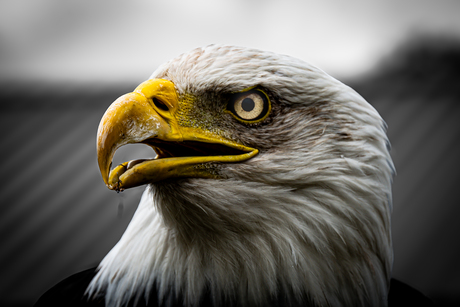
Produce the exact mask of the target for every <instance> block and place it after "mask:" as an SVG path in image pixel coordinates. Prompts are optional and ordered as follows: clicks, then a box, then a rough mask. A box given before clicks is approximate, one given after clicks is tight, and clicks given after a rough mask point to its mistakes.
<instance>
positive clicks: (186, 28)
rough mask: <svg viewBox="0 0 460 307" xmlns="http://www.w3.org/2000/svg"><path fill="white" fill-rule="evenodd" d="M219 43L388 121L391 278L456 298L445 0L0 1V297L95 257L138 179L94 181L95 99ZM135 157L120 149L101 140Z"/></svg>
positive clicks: (33, 291) (442, 302)
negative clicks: (285, 59) (324, 85)
mask: <svg viewBox="0 0 460 307" xmlns="http://www.w3.org/2000/svg"><path fill="white" fill-rule="evenodd" d="M211 43H218V44H233V45H242V46H248V47H255V48H259V49H264V50H270V51H274V52H278V53H285V54H289V55H292V56H295V57H298V58H301V59H303V60H306V61H308V62H310V63H312V64H314V65H316V66H318V67H320V68H322V69H323V70H325V71H326V72H328V73H329V74H331V75H332V76H334V77H336V78H338V79H339V80H341V81H343V82H344V83H347V84H349V85H351V86H352V87H353V88H355V89H356V90H357V91H358V92H360V93H361V94H362V95H363V96H364V97H365V98H366V99H367V100H368V101H369V102H370V103H371V104H373V105H374V106H375V107H376V109H377V110H378V111H379V112H380V113H381V115H382V116H383V118H384V119H385V120H386V122H387V123H388V126H389V128H388V134H389V137H390V140H391V142H392V146H393V147H392V155H393V158H394V162H395V164H396V169H397V172H398V175H397V177H396V178H395V180H394V210H393V236H394V248H395V262H394V274H393V275H394V277H396V278H398V279H400V280H402V281H404V282H406V283H408V284H410V285H412V286H413V287H415V288H417V289H419V290H420V291H422V292H423V293H425V294H426V295H428V296H430V297H431V298H432V299H433V300H434V301H435V302H437V303H438V304H439V306H459V305H460V264H459V261H458V259H460V239H459V236H460V223H459V222H458V218H459V216H460V196H459V192H458V190H457V189H458V188H459V183H460V180H459V175H458V172H459V171H460V159H459V157H460V142H459V140H460V2H459V1H455V0H452V1H443V0H441V1H428V0H412V1H409V0H399V1H396V0H387V1H372V2H371V1H364V0H361V1H357V0H352V1H340V0H336V1H321V2H313V1H286V0H285V1H261V0H259V1H257V0H252V1H243V0H239V1H221V0H218V1H205V0H194V1H141V0H134V1H125V2H121V1H120V2H115V1H108V0H99V1H93V0H69V1H59V0H30V1H25V0H9V1H8V0H2V1H0V67H1V69H0V103H1V113H0V127H1V130H0V131H3V132H2V133H3V134H2V137H1V138H0V146H1V151H0V155H1V159H0V161H1V162H0V167H1V174H2V184H1V185H0V244H1V249H0V305H1V306H31V305H32V304H33V303H34V302H35V301H36V299H37V298H38V297H39V296H40V295H41V294H42V293H43V292H44V291H46V290H47V289H49V288H50V287H51V286H53V285H54V284H56V283H57V282H59V281H60V280H62V279H64V278H65V277H67V276H69V275H71V274H73V273H76V272H78V271H81V270H84V269H86V268H90V267H94V266H96V265H97V264H98V263H99V261H100V260H101V259H102V258H103V256H104V255H105V254H106V253H107V252H108V251H109V250H110V248H111V247H112V246H113V245H114V244H115V243H116V242H117V240H118V239H119V238H120V236H121V235H122V233H123V231H124V230H125V228H126V226H127V224H128V223H129V221H130V219H131V217H132V214H133V213H134V211H135V209H136V207H137V203H138V201H139V199H140V195H141V193H142V191H143V188H135V189H132V190H128V191H126V192H124V193H120V194H117V193H114V192H112V191H109V190H108V189H107V188H106V187H105V186H104V184H103V182H102V180H101V177H100V174H99V171H98V167H97V162H96V131H97V126H98V123H99V120H100V118H101V117H102V115H103V113H104V111H105V109H106V108H107V107H108V106H109V105H110V103H111V102H112V101H113V100H115V99H116V98H117V97H118V96H120V95H122V94H124V93H126V92H129V91H132V90H133V89H134V87H135V86H136V85H137V84H139V83H140V82H142V81H144V80H146V79H147V78H148V77H149V75H150V74H151V73H152V72H153V70H155V69H156V68H157V67H158V66H159V65H160V64H161V63H163V62H165V61H167V60H169V59H171V58H173V57H175V56H177V55H179V54H181V53H183V52H186V51H188V50H190V49H192V48H195V47H198V46H203V45H208V44H211ZM132 152H137V154H136V157H145V156H147V155H152V153H151V152H150V151H149V150H147V151H146V149H145V148H144V147H137V146H135V145H132V146H127V148H126V149H123V150H121V151H119V152H117V156H116V159H119V161H125V160H126V158H124V156H125V155H130V157H132Z"/></svg>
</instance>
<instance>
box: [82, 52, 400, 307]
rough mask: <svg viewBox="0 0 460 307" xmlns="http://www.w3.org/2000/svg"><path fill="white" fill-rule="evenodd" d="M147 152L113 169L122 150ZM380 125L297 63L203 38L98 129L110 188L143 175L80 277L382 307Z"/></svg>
mask: <svg viewBox="0 0 460 307" xmlns="http://www.w3.org/2000/svg"><path fill="white" fill-rule="evenodd" d="M132 143H142V144H146V145H148V146H150V147H151V148H152V149H153V150H154V151H155V152H156V155H157V156H156V158H155V159H138V160H132V161H129V162H125V163H122V164H120V165H118V166H115V167H114V168H113V169H112V170H111V164H112V163H111V161H112V158H113V156H114V153H115V151H116V150H117V148H119V147H121V146H123V145H125V144H132ZM388 144H389V143H388V139H387V137H386V134H385V123H384V122H383V120H382V119H381V117H380V116H379V114H378V113H377V111H376V110H375V109H374V108H373V107H372V106H371V105H369V104H368V103H367V102H366V101H365V100H364V99H363V98H362V97H361V96H360V95H359V94H357V93H356V92H355V91H353V90H352V89H351V88H349V87H347V86H346V85H344V84H342V83H340V82H339V81H337V80H335V79H334V78H332V77H330V76H329V75H327V74H326V73H324V72H323V71H321V70H319V69H317V68H315V67H313V66H312V65H309V64H307V63H305V62H303V61H301V60H298V59H295V58H292V57H289V56H285V55H279V54H275V53H270V52H264V51H260V50H254V49H247V48H240V47H231V46H215V45H212V46H208V47H205V48H198V49H195V50H193V51H191V52H189V53H185V54H183V55H181V56H179V57H177V58H175V59H173V60H171V61H169V62H167V63H166V64H163V65H162V66H160V67H159V68H158V69H157V70H156V71H155V72H154V73H153V75H152V76H151V77H150V79H149V80H147V81H145V82H143V83H142V84H140V85H139V86H138V87H137V88H136V89H135V90H134V91H133V92H132V93H129V94H126V95H123V96H121V97H120V98H118V99H117V100H116V101H115V102H114V103H113V104H112V105H111V106H110V107H109V108H108V110H107V111H106V113H105V114H104V116H103V118H102V120H101V122H100V125H99V129H98V137H97V155H98V162H99V167H100V171H101V174H102V178H103V180H104V182H105V183H106V185H107V186H108V188H109V189H112V190H116V191H122V190H124V189H128V188H131V187H135V186H139V185H144V184H146V185H148V187H147V189H146V191H145V192H144V195H143V196H142V199H141V202H140V204H139V207H138V209H137V211H136V213H135V214H134V216H133V219H132V221H131V223H130V224H129V226H128V228H127V229H126V232H125V233H124V235H123V236H122V238H121V239H120V241H119V242H118V243H117V244H116V245H115V247H114V248H113V249H112V250H111V251H110V252H109V254H108V255H107V256H106V257H105V258H104V260H103V261H102V262H101V264H100V266H99V271H98V274H97V275H96V277H95V278H94V279H93V281H92V283H91V284H90V286H89V288H88V292H89V293H90V294H96V293H104V295H105V299H106V302H107V304H108V305H123V304H125V303H127V302H129V301H130V300H131V299H133V298H134V299H139V298H145V299H146V300H153V299H155V300H157V301H158V302H159V304H165V305H167V304H175V303H180V304H183V305H190V306H197V305H199V304H200V303H202V302H204V301H210V302H211V303H212V304H214V305H216V306H221V305H225V304H228V305H241V306H266V305H269V304H275V303H279V304H281V305H284V306H295V305H296V304H304V303H308V304H311V305H312V306H385V305H386V302H387V293H388V285H389V280H390V273H391V266H392V243H391V235H390V212H391V181H392V176H393V173H394V169H393V164H392V161H391V157H390V155H389V149H388V148H389V146H388Z"/></svg>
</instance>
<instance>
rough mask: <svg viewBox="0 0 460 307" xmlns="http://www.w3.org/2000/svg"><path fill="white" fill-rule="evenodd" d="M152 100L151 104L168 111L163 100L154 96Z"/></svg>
mask: <svg viewBox="0 0 460 307" xmlns="http://www.w3.org/2000/svg"><path fill="white" fill-rule="evenodd" d="M152 101H153V104H154V105H155V107H157V108H158V109H160V110H163V111H168V110H169V108H168V106H167V105H166V104H165V103H164V102H163V101H161V100H160V99H158V98H156V97H153V98H152Z"/></svg>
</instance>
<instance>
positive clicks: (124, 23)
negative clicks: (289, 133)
mask: <svg viewBox="0 0 460 307" xmlns="http://www.w3.org/2000/svg"><path fill="white" fill-rule="evenodd" d="M425 32H426V33H430V34H439V33H446V32H448V33H450V34H453V35H455V36H457V37H460V1H457V0H452V1H447V0H438V1H429V0H386V1H365V0H347V1H343V0H335V1H300V0H298V1H295V0H283V1H274V0H272V1H263V0H257V1H256V0H253V1H243V0H235V1H223V0H214V1H205V0H193V1H171V0H170V1H152V0H150V1H148V0H131V1H118V2H116V1H113V0H112V1H109V0H64V1H63V0H2V1H1V2H0V65H1V66H0V67H1V69H0V80H24V79H25V80H37V79H39V80H47V81H59V80H62V81H73V82H92V81H100V82H107V83H110V82H122V81H132V82H140V81H143V80H144V79H146V78H148V76H149V75H150V74H151V72H153V70H154V69H155V68H156V67H157V66H158V65H160V64H161V63H163V62H165V61H167V60H169V59H170V58H172V57H174V56H177V55H179V54H181V53H183V52H186V51H188V50H190V49H192V48H195V47H198V46H203V45H208V44H211V43H218V44H233V45H242V46H248V47H256V48H259V49H265V50H271V51H274V52H278V53H285V54H289V55H292V56H295V57H298V58H301V59H303V60H305V61H308V62H310V63H313V64H315V65H317V66H318V67H320V68H322V69H323V70H325V71H326V72H329V73H330V74H332V75H334V76H337V77H347V76H353V75H356V74H359V73H361V72H364V71H366V70H367V69H370V68H371V67H372V65H374V64H375V63H376V61H378V59H380V58H381V57H382V56H384V55H386V54H388V53H389V52H390V51H391V50H392V49H393V48H394V47H395V45H396V44H397V43H398V42H402V41H404V40H406V39H408V37H410V36H411V35H414V34H415V33H419V34H420V33H425Z"/></svg>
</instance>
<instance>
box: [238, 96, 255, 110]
mask: <svg viewBox="0 0 460 307" xmlns="http://www.w3.org/2000/svg"><path fill="white" fill-rule="evenodd" d="M254 107H255V103H254V100H252V99H251V98H244V99H243V101H242V102H241V108H243V110H245V111H246V112H249V111H252V110H253V109H254Z"/></svg>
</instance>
